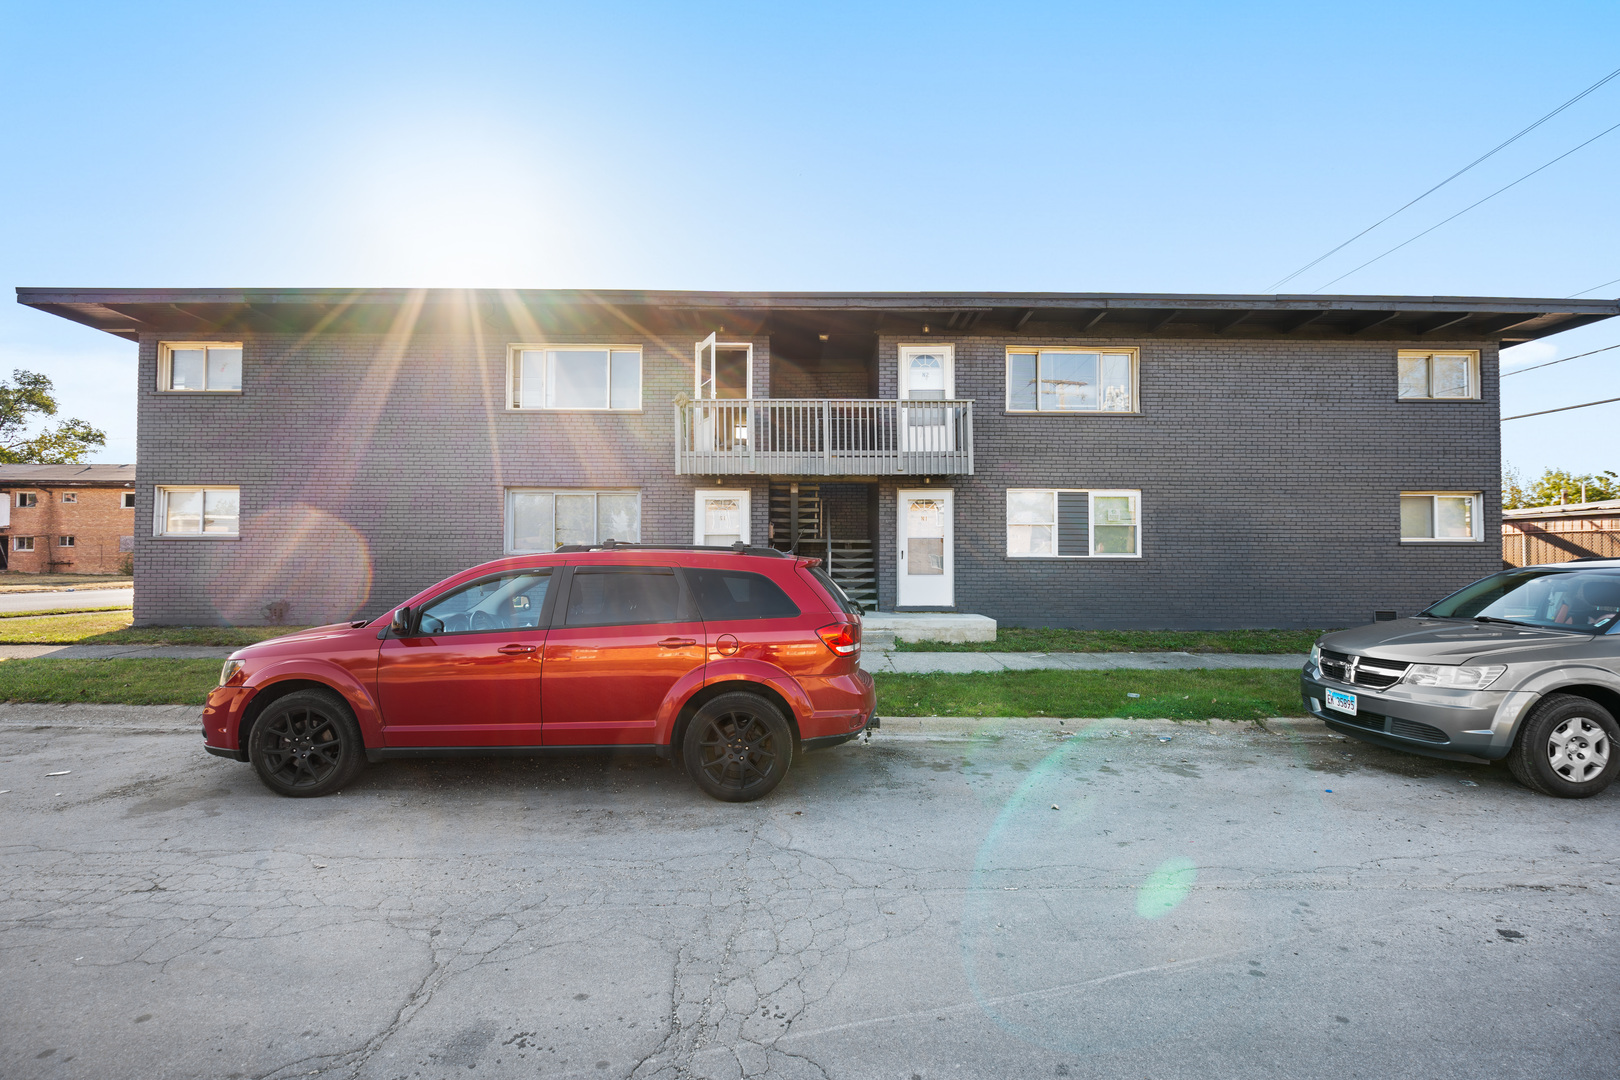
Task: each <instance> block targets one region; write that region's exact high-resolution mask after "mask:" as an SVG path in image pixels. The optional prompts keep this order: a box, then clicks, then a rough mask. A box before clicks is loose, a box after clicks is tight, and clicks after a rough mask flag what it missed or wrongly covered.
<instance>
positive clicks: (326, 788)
mask: <svg viewBox="0 0 1620 1080" xmlns="http://www.w3.org/2000/svg"><path fill="white" fill-rule="evenodd" d="M248 757H249V759H250V760H251V761H252V762H253V768H254V769H255V771H257V772H258V774H259V779H260V780H262V781H264V785H265V787H268V788H269V789H270V790H271V791H274V792H275V793H276V794H278V795H289V796H292V797H294V798H314V797H316V796H320V795H328V794H330V793H332V792H334V791H337V790H338V789H339V788H341V787H343V785H344V784H347V783H348V782H349V781H350V780H351V779H353V778H354V776H355V774H356V773H358V772H359V771H360V770H361V768H363V767H364V766H365V763H366V748H365V746H364V744H363V743H362V741H361V738H360V727H359V725H357V724H356V723H355V722H354V716H353V714H352V713H350V711H349V707H348V706H347V705H346V704H344V703H343V701H342V700H341V699H340V698H339V697H338V696H337V695H336V694H332V693H329V692H325V691H321V690H298V691H295V692H294V693H291V694H288V695H287V696H286V697H283V698H278V699H277V700H276V701H273V702H271V703H270V705H269V707H267V708H266V709H265V711H264V712H263V713H262V714H261V715H260V716H259V718H258V720H257V721H256V722H255V723H254V725H253V731H252V733H251V734H250V735H249V736H248Z"/></svg>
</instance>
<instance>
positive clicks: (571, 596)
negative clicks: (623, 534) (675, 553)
mask: <svg viewBox="0 0 1620 1080" xmlns="http://www.w3.org/2000/svg"><path fill="white" fill-rule="evenodd" d="M685 606H686V605H685V604H684V603H683V599H682V596H681V581H680V578H678V577H676V576H675V571H674V569H673V568H671V567H667V566H581V567H577V568H575V570H574V573H573V577H572V579H571V581H570V584H569V586H568V609H567V612H566V614H565V616H564V620H563V621H564V625H567V626H634V625H641V624H646V623H672V622H685V621H687V619H688V618H689V617H690V616H688V615H687V614H686V613H685V612H684V611H683V608H684V607H685Z"/></svg>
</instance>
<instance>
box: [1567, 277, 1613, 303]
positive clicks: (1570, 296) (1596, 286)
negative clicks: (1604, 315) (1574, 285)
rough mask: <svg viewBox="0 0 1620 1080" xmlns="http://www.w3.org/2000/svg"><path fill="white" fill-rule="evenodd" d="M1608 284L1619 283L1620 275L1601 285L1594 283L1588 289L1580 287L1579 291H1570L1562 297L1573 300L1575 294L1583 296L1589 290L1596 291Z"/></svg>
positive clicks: (1606, 286) (1605, 287)
mask: <svg viewBox="0 0 1620 1080" xmlns="http://www.w3.org/2000/svg"><path fill="white" fill-rule="evenodd" d="M1610 285H1620V277H1617V278H1615V279H1614V280H1613V281H1605V282H1604V283H1603V284H1601V285H1594V286H1592V287H1591V288H1590V289H1582V290H1581V291H1580V292H1577V293H1570V294H1569V295H1568V296H1566V297H1564V299H1565V300H1573V299H1575V298H1576V297H1577V296H1585V295H1586V294H1587V293H1589V292H1597V291H1598V290H1599V289H1607V288H1608V287H1609V286H1610Z"/></svg>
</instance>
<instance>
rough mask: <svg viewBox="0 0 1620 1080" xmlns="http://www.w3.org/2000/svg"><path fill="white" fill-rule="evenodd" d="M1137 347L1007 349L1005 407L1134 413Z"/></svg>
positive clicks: (1013, 409)
mask: <svg viewBox="0 0 1620 1080" xmlns="http://www.w3.org/2000/svg"><path fill="white" fill-rule="evenodd" d="M1138 359H1139V354H1138V352H1137V350H1136V349H1071V348H1062V349H1058V348H1049V349H1048V348H1039V347H1036V346H1030V347H1028V348H1014V349H1008V350H1007V411H1008V412H1018V413H1134V412H1137V411H1139V410H1138V408H1137V396H1136V388H1137V367H1138Z"/></svg>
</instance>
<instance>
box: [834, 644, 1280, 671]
mask: <svg viewBox="0 0 1620 1080" xmlns="http://www.w3.org/2000/svg"><path fill="white" fill-rule="evenodd" d="M1305 659H1306V657H1305V654H1304V653H1188V652H1089V653H1087V652H1075V653H1037V652H982V653H973V652H879V651H876V650H874V651H871V652H868V653H866V654H865V655H864V656H863V657H862V658H861V666H862V667H864V668H866V670H867V671H870V672H873V673H878V672H883V673H889V674H900V675H929V674H934V673H936V672H938V673H944V674H954V675H969V674H973V673H974V672H980V671H1123V670H1134V671H1140V670H1150V669H1151V670H1164V671H1191V670H1198V669H1203V668H1275V669H1287V668H1292V669H1295V670H1297V669H1299V668H1302V667H1304V666H1305Z"/></svg>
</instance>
